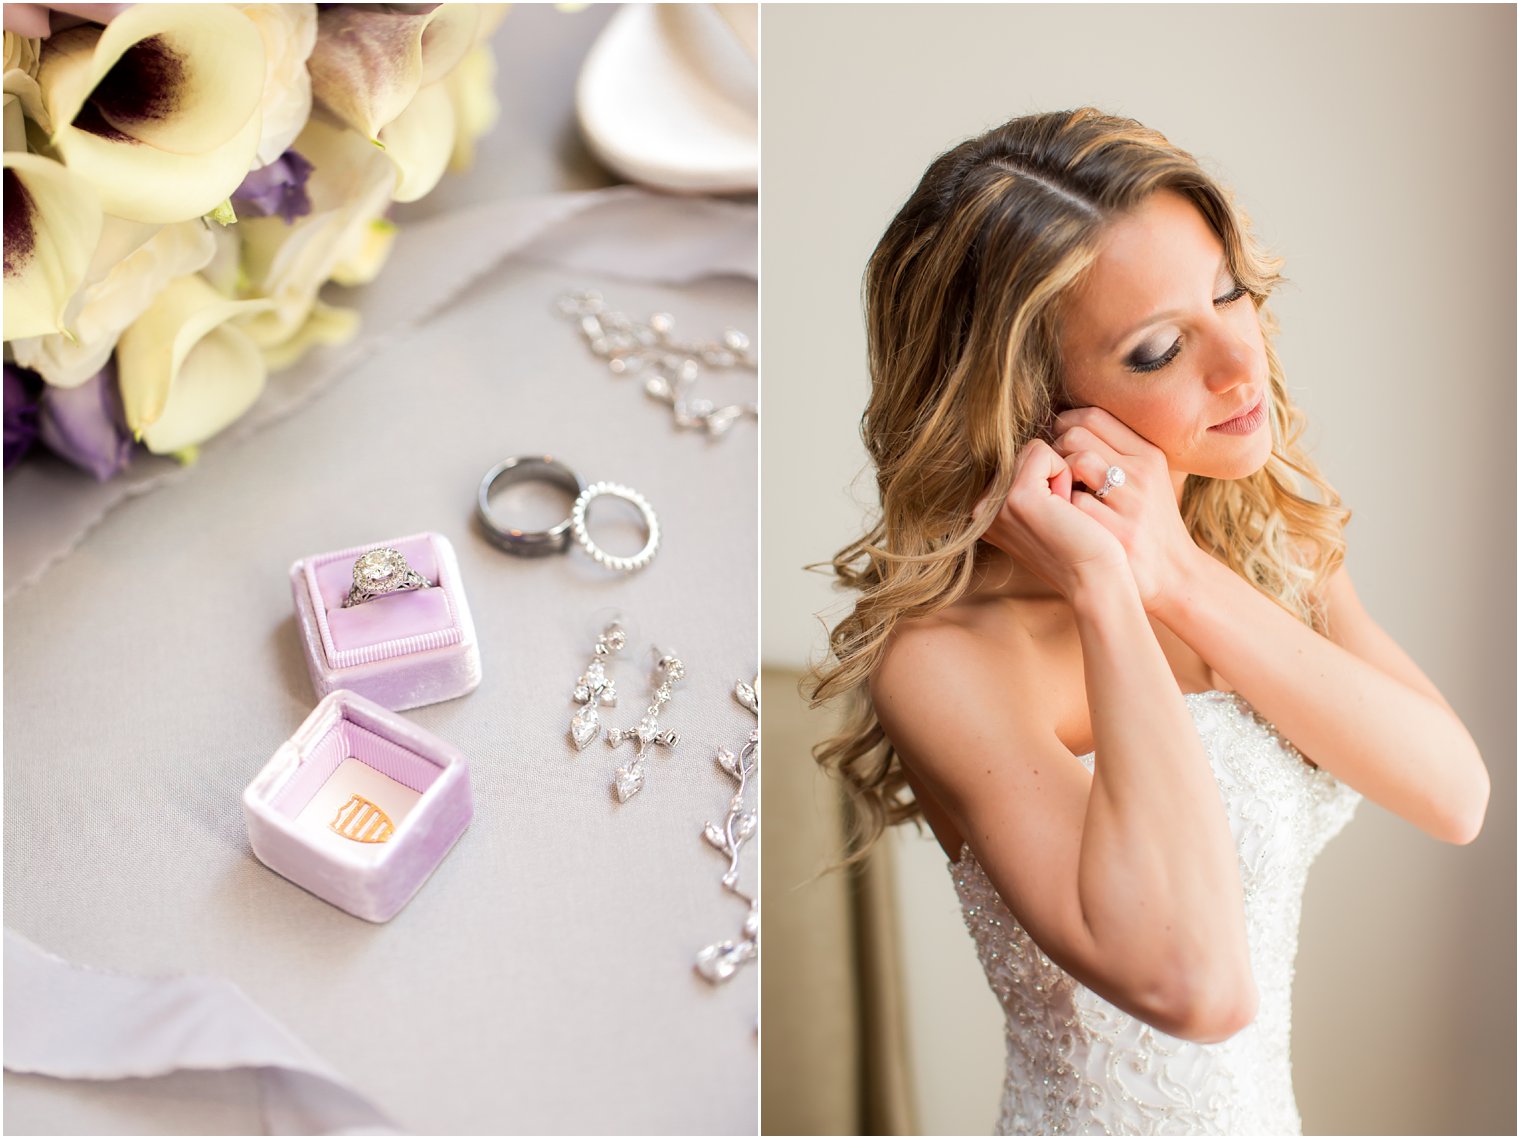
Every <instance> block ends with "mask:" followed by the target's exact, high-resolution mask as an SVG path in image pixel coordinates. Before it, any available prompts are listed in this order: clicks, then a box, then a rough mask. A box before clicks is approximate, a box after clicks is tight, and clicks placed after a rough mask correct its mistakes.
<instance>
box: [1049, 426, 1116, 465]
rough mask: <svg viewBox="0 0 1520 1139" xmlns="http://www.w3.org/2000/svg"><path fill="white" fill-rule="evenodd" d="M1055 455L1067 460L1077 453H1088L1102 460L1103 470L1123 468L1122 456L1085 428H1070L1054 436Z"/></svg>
mask: <svg viewBox="0 0 1520 1139" xmlns="http://www.w3.org/2000/svg"><path fill="white" fill-rule="evenodd" d="M1054 445H1055V449H1056V453H1057V454H1059V455H1062V456H1064V457H1066V458H1067V459H1068V460H1069V459H1070V458H1071V456H1072V455H1074V454H1076V453H1077V452H1078V451H1090V452H1092V453H1094V454H1096V455H1099V456H1100V457H1101V458H1102V459H1103V468H1104V470H1107V469H1108V468H1109V467H1114V466H1123V465H1124V456H1123V455H1122V454H1120V453H1119V451H1117V450H1116V449H1115V448H1114V447H1112V446H1110V445H1109V443H1108V442H1107V441H1106V440H1104V439H1102V438H1099V437H1098V436H1097V435H1096V434H1094V433H1093V432H1092V431H1089V430H1088V429H1087V428H1086V427H1070V428H1067V429H1066V430H1065V431H1063V432H1061V434H1059V435H1057V436H1056V440H1055V444H1054Z"/></svg>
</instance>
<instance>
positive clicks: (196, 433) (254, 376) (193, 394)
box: [116, 275, 269, 454]
mask: <svg viewBox="0 0 1520 1139" xmlns="http://www.w3.org/2000/svg"><path fill="white" fill-rule="evenodd" d="M268 305H269V302H268V301H264V300H252V301H230V300H228V299H227V298H226V297H224V296H222V295H221V294H220V293H218V292H217V291H216V290H215V289H213V288H212V287H211V286H210V285H208V284H207V283H206V282H205V281H203V280H201V278H200V277H198V276H193V275H192V276H188V277H180V278H179V279H178V280H175V281H172V282H170V284H169V285H168V287H167V288H165V289H164V291H163V292H161V293H160V294H159V295H158V296H157V297H156V298H154V301H153V303H152V304H151V305H150V306H148V309H147V311H145V312H144V313H143V314H142V316H140V317H138V318H137V320H136V321H135V322H134V323H133V324H132V327H130V328H128V329H127V330H126V331H125V332H123V333H122V334H121V339H120V340H118V341H117V343H116V366H117V376H118V378H119V381H120V383H121V399H122V406H123V409H124V411H125V412H126V417H127V426H128V427H130V428H131V429H132V431H133V432H134V433H136V434H137V435H139V436H140V437H141V438H142V439H143V440H144V442H146V443H147V444H148V447H149V449H150V450H153V451H156V452H159V453H161V454H166V453H168V452H171V451H177V450H180V449H181V448H183V447H188V446H192V445H194V444H196V443H200V442H202V441H203V440H205V439H209V438H210V437H211V436H212V435H215V434H216V433H217V432H218V431H220V430H221V429H222V428H224V427H226V426H227V425H228V424H229V423H231V422H232V421H233V420H234V419H236V418H237V417H238V416H240V415H242V414H243V412H245V411H247V410H248V407H249V406H250V405H251V404H252V403H253V401H254V400H255V399H256V398H258V394H259V392H260V391H261V390H263V387H264V374H265V368H264V359H263V357H262V356H261V355H260V354H259V352H258V349H257V348H256V347H255V346H254V344H253V342H252V341H251V340H249V339H248V337H247V336H246V335H245V334H244V333H243V332H242V331H241V330H240V329H238V328H237V327H234V326H231V325H229V323H228V322H230V321H232V320H233V319H235V318H236V317H239V316H244V315H247V314H250V313H254V312H258V311H260V310H262V309H264V308H267V307H268Z"/></svg>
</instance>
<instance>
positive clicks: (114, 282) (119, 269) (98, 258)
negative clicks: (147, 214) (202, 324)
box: [11, 216, 216, 388]
mask: <svg viewBox="0 0 1520 1139" xmlns="http://www.w3.org/2000/svg"><path fill="white" fill-rule="evenodd" d="M215 252H216V239H215V237H214V236H213V235H212V231H211V229H210V228H209V227H208V226H207V225H206V224H205V223H204V222H201V221H185V222H177V223H175V224H174V225H168V226H157V225H149V224H147V223H145V222H134V221H126V220H125V219H123V218H115V217H110V216H107V217H106V219H105V225H104V226H103V227H102V229H101V231H100V240H99V242H98V243H97V244H96V246H95V256H94V257H93V258H92V259H91V262H90V267H89V269H88V271H87V272H86V273H85V277H84V281H83V283H82V285H81V287H80V288H79V289H78V291H76V292H75V294H74V297H73V299H72V300H71V302H70V304H69V306H68V310H67V312H66V314H65V322H66V324H67V326H68V328H69V330H70V333H71V334H72V335H67V336H66V335H62V334H58V333H55V334H54V335H51V336H38V337H29V338H27V339H23V340H14V341H12V342H11V352H12V353H13V355H14V356H15V359H16V363H18V364H20V365H21V366H22V367H24V368H30V369H31V370H32V371H34V372H36V373H37V374H38V375H40V376H41V377H42V378H43V379H44V380H46V381H47V382H48V383H50V384H53V385H54V386H56V387H63V388H72V387H76V386H78V385H79V384H82V383H84V382H85V381H87V380H89V379H91V378H92V377H94V376H95V375H96V374H97V373H99V371H100V370H101V369H102V368H103V367H105V365H106V361H107V360H108V359H110V357H111V352H112V350H113V349H114V348H115V347H116V340H117V337H119V336H120V335H121V333H122V331H123V330H124V329H126V328H127V327H128V326H129V325H130V324H131V323H132V322H133V321H134V320H136V319H137V318H138V317H139V316H141V315H142V313H143V312H144V310H146V309H147V307H148V306H149V305H150V304H152V303H153V299H154V298H155V297H156V296H158V294H159V293H160V292H162V291H163V290H164V288H165V286H167V285H168V284H169V282H170V281H173V280H175V279H177V278H179V277H183V276H186V275H187V274H190V273H194V272H196V271H198V270H200V269H202V268H204V267H205V266H206V265H207V264H208V263H209V262H210V261H211V258H212V256H213V254H215Z"/></svg>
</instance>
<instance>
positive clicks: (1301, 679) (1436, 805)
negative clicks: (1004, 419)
mask: <svg viewBox="0 0 1520 1139" xmlns="http://www.w3.org/2000/svg"><path fill="white" fill-rule="evenodd" d="M1057 422H1058V424H1059V426H1060V428H1061V430H1062V434H1061V436H1060V437H1059V438H1058V439H1057V440H1056V443H1055V448H1056V450H1057V452H1058V453H1060V454H1061V455H1063V456H1064V457H1065V458H1066V459H1067V461H1068V463H1069V464H1070V465H1071V468H1072V470H1073V471H1074V472H1075V474H1076V477H1077V478H1079V479H1081V480H1083V481H1084V482H1086V483H1087V485H1089V486H1092V485H1096V482H1095V481H1094V480H1098V479H1100V478H1101V474H1100V472H1101V470H1102V469H1103V468H1104V467H1106V465H1107V464H1109V463H1116V464H1118V465H1121V466H1123V467H1124V468H1125V469H1126V470H1128V471H1129V472H1130V473H1131V475H1132V476H1133V475H1134V474H1135V473H1136V472H1139V473H1140V475H1141V477H1140V478H1139V479H1138V480H1136V479H1134V478H1131V482H1130V483H1129V484H1126V485H1125V486H1124V487H1122V488H1121V489H1120V490H1118V491H1116V492H1114V493H1113V494H1111V495H1109V496H1108V497H1107V498H1106V499H1105V500H1104V501H1103V502H1101V503H1100V502H1098V501H1097V500H1096V499H1094V498H1093V496H1092V495H1089V494H1079V495H1077V496H1076V497H1075V498H1074V500H1073V501H1074V502H1077V503H1078V504H1079V505H1081V506H1082V507H1083V509H1084V510H1085V511H1086V512H1087V513H1088V514H1089V515H1091V516H1092V517H1094V518H1096V519H1098V520H1099V521H1100V522H1101V523H1102V524H1103V525H1104V526H1105V528H1107V529H1108V530H1109V531H1110V532H1111V533H1113V534H1114V535H1115V537H1117V538H1118V539H1119V541H1120V543H1121V544H1122V545H1123V546H1124V549H1125V553H1126V555H1127V556H1128V558H1129V562H1130V569H1131V571H1132V572H1133V573H1134V576H1135V580H1136V583H1137V585H1138V586H1139V588H1140V594H1141V599H1142V601H1143V603H1144V605H1145V608H1146V611H1147V612H1148V613H1149V614H1150V615H1151V616H1152V617H1153V618H1155V619H1157V620H1159V621H1160V622H1161V623H1162V624H1164V625H1166V626H1167V628H1169V629H1171V630H1172V632H1174V633H1176V634H1177V635H1178V636H1179V637H1180V638H1182V640H1183V641H1184V642H1186V643H1187V644H1188V645H1189V646H1190V647H1191V648H1192V649H1193V650H1194V651H1195V652H1197V653H1198V655H1199V656H1201V657H1202V658H1203V659H1204V661H1205V662H1207V663H1208V665H1209V667H1210V668H1212V669H1213V670H1214V671H1215V672H1217V673H1218V674H1219V675H1220V676H1222V677H1224V679H1225V680H1226V681H1227V682H1228V683H1229V684H1230V686H1231V687H1232V688H1234V689H1235V690H1236V691H1237V692H1239V693H1240V694H1241V695H1242V696H1244V697H1245V698H1246V699H1247V700H1249V701H1250V702H1251V704H1252V705H1253V706H1254V707H1255V708H1256V710H1257V711H1258V712H1260V713H1261V714H1262V715H1263V716H1265V717H1266V718H1267V719H1268V720H1270V721H1272V722H1273V723H1274V724H1275V725H1276V726H1277V727H1278V729H1279V730H1281V731H1282V732H1283V734H1284V735H1286V736H1287V737H1288V738H1289V739H1291V740H1292V741H1293V743H1294V744H1295V745H1297V747H1298V748H1299V750H1300V751H1303V752H1304V753H1305V754H1307V755H1308V756H1309V757H1310V758H1311V759H1313V760H1314V762H1315V763H1317V764H1318V765H1319V766H1320V767H1322V768H1324V769H1325V770H1326V771H1329V772H1330V773H1331V774H1332V775H1334V776H1335V777H1336V778H1337V779H1340V780H1341V781H1342V782H1344V783H1347V784H1349V785H1350V786H1352V787H1355V788H1356V789H1357V790H1358V791H1360V792H1361V793H1362V794H1363V795H1365V796H1367V798H1369V799H1371V800H1373V801H1374V802H1375V803H1378V804H1380V805H1381V806H1384V807H1386V808H1388V809H1389V810H1390V811H1392V812H1393V813H1394V814H1396V815H1399V816H1401V817H1402V818H1405V819H1408V820H1409V821H1410V822H1412V823H1414V824H1415V825H1416V826H1417V827H1419V828H1420V829H1421V830H1423V831H1425V832H1427V833H1428V834H1431V835H1433V836H1435V837H1436V838H1439V839H1443V840H1445V841H1446V842H1454V843H1466V842H1471V841H1472V840H1473V839H1474V838H1476V837H1477V834H1478V831H1479V829H1480V828H1481V827H1482V825H1483V814H1484V811H1485V810H1486V808H1487V806H1488V772H1487V770H1486V769H1485V768H1484V766H1483V760H1482V759H1481V758H1480V757H1479V755H1478V749H1477V746H1476V745H1475V744H1474V743H1473V741H1472V737H1471V736H1470V735H1468V734H1467V729H1466V728H1464V727H1463V726H1462V721H1461V720H1459V719H1458V718H1457V717H1456V714H1455V713H1453V712H1452V710H1451V707H1450V706H1449V705H1448V704H1447V703H1446V701H1444V700H1443V699H1442V698H1441V694H1440V693H1439V692H1437V691H1436V688H1435V686H1434V685H1433V684H1431V683H1430V681H1429V680H1427V679H1426V678H1425V676H1424V675H1423V674H1422V673H1421V672H1420V670H1419V669H1418V668H1417V667H1415V664H1414V662H1413V661H1411V660H1410V659H1409V658H1408V657H1407V656H1406V655H1405V654H1404V653H1403V652H1402V651H1401V650H1400V649H1399V647H1398V645H1397V644H1395V643H1394V641H1393V639H1392V638H1391V637H1389V636H1388V634H1387V633H1385V632H1383V630H1382V629H1380V628H1378V626H1377V624H1376V623H1375V622H1374V621H1373V620H1372V618H1370V617H1369V616H1368V615H1367V613H1366V612H1365V611H1364V610H1363V609H1362V606H1361V604H1360V602H1358V601H1357V598H1356V592H1355V590H1353V589H1352V588H1351V581H1350V578H1349V576H1348V575H1347V574H1346V572H1345V570H1344V569H1342V570H1340V571H1338V572H1337V573H1336V574H1335V575H1334V577H1333V579H1332V580H1331V582H1330V583H1329V587H1328V589H1327V591H1326V595H1325V597H1324V601H1325V605H1326V615H1327V626H1328V629H1329V632H1330V636H1329V637H1324V636H1321V635H1320V634H1319V633H1316V632H1315V631H1314V630H1313V629H1310V628H1309V627H1308V626H1307V625H1305V624H1304V623H1303V622H1301V621H1300V620H1298V619H1297V618H1296V617H1295V616H1293V615H1292V614H1291V613H1288V612H1287V611H1286V610H1284V609H1283V608H1281V607H1280V606H1279V605H1277V604H1276V602H1274V601H1272V600H1271V599H1270V598H1268V597H1265V596H1264V595H1262V594H1261V593H1260V592H1259V591H1258V590H1256V589H1255V588H1254V587H1253V586H1252V585H1250V583H1248V582H1247V581H1245V580H1244V579H1243V578H1241V577H1240V576H1239V575H1238V574H1236V573H1235V572H1234V571H1233V570H1231V569H1230V568H1229V567H1227V566H1225V565H1223V564H1221V563H1220V562H1218V561H1216V560H1215V559H1214V558H1213V557H1211V556H1209V555H1208V554H1207V553H1205V552H1204V551H1203V550H1201V549H1199V547H1198V546H1197V544H1196V543H1195V542H1194V541H1193V540H1192V538H1191V536H1190V535H1189V534H1188V532H1187V529H1186V527H1185V526H1184V525H1183V524H1182V519H1181V516H1180V515H1179V513H1178V510H1177V499H1176V494H1175V491H1174V490H1170V491H1169V490H1168V489H1166V488H1165V487H1164V485H1163V479H1162V475H1163V473H1164V472H1165V471H1166V457H1165V456H1164V455H1163V454H1162V453H1161V452H1160V451H1159V450H1158V449H1157V448H1156V447H1155V446H1154V445H1153V444H1151V443H1150V442H1149V441H1148V440H1147V439H1145V438H1144V437H1143V436H1141V435H1139V434H1138V433H1136V432H1135V431H1133V430H1131V429H1130V428H1129V427H1128V426H1127V425H1126V424H1124V423H1123V422H1122V421H1120V420H1119V419H1118V418H1117V417H1115V416H1113V415H1111V414H1109V413H1108V412H1107V411H1104V410H1103V409H1101V408H1096V407H1085V408H1077V409H1074V410H1071V411H1067V412H1063V413H1062V414H1061V415H1060V416H1058V417H1057ZM1137 484H1138V485H1137Z"/></svg>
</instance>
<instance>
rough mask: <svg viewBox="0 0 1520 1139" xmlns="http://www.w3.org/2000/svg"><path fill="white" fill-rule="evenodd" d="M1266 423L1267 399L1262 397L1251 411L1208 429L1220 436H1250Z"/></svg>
mask: <svg viewBox="0 0 1520 1139" xmlns="http://www.w3.org/2000/svg"><path fill="white" fill-rule="evenodd" d="M1266 421H1267V397H1266V396H1265V395H1263V396H1262V397H1261V398H1260V399H1258V400H1257V401H1256V404H1255V406H1253V407H1252V408H1251V410H1249V411H1247V412H1245V413H1243V414H1241V415H1237V416H1236V417H1235V418H1234V419H1226V420H1225V421H1224V422H1223V423H1216V424H1214V426H1213V427H1210V428H1209V430H1210V431H1218V432H1219V433H1220V434H1221V435H1250V434H1251V433H1252V432H1253V431H1256V430H1258V429H1260V427H1261V425H1262V424H1263V423H1265V422H1266Z"/></svg>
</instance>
